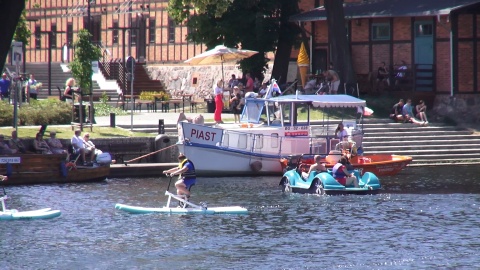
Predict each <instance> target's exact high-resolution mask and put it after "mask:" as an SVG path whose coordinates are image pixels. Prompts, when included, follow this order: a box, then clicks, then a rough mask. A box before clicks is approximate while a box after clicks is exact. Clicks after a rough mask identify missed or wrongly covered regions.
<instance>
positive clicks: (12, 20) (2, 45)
mask: <svg viewBox="0 0 480 270" xmlns="http://www.w3.org/2000/svg"><path fill="white" fill-rule="evenodd" d="M24 8H25V1H24V0H18V1H0V25H2V27H1V28H0V36H1V37H2V40H3V41H1V42H0V63H1V64H0V70H3V68H4V64H5V60H6V59H7V55H8V51H9V50H10V46H11V45H12V39H13V35H14V34H15V29H16V27H17V24H18V21H19V19H20V16H21V15H22V11H23V9H24ZM23 57H24V59H25V54H24V55H23ZM22 60H23V59H22Z"/></svg>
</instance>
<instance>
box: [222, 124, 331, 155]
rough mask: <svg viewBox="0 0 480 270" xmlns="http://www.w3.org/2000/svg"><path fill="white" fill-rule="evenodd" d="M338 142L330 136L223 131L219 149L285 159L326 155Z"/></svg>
mask: <svg viewBox="0 0 480 270" xmlns="http://www.w3.org/2000/svg"><path fill="white" fill-rule="evenodd" d="M338 142H339V141H338V140H336V141H335V139H334V136H331V135H328V134H327V135H319V136H315V137H310V136H279V135H276V134H255V133H247V132H240V131H235V130H225V131H224V134H223V140H222V144H221V147H222V148H224V149H229V150H234V151H248V152H250V153H252V154H261V155H272V156H277V157H285V156H289V155H292V154H304V153H311V154H313V153H315V154H328V153H329V151H330V150H332V149H335V145H336V144H337V143H338Z"/></svg>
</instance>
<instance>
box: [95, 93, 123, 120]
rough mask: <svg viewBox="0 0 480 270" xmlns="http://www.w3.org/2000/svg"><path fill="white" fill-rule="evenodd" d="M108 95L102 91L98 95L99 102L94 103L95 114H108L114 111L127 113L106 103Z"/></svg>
mask: <svg viewBox="0 0 480 270" xmlns="http://www.w3.org/2000/svg"><path fill="white" fill-rule="evenodd" d="M108 100H109V98H108V96H107V93H106V92H103V93H102V96H101V97H100V103H96V104H94V106H95V116H108V115H110V113H115V114H116V115H126V114H127V113H126V112H125V111H123V110H122V109H120V108H114V107H112V106H110V105H108Z"/></svg>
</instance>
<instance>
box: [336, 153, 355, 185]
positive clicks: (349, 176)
mask: <svg viewBox="0 0 480 270" xmlns="http://www.w3.org/2000/svg"><path fill="white" fill-rule="evenodd" d="M347 163H348V159H347V157H345V156H342V157H341V158H340V160H339V161H338V163H337V164H335V166H333V168H332V175H333V178H335V180H337V181H338V182H339V183H340V184H342V185H344V186H350V185H352V184H353V185H354V186H355V187H358V181H357V177H355V175H354V174H353V173H350V172H349V171H348V170H347Z"/></svg>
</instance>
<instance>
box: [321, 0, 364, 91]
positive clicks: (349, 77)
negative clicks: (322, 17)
mask: <svg viewBox="0 0 480 270" xmlns="http://www.w3.org/2000/svg"><path fill="white" fill-rule="evenodd" d="M325 11H326V13H327V24H328V42H329V45H330V48H329V49H330V56H331V62H333V66H334V69H335V70H336V71H337V72H338V74H339V76H340V87H339V90H338V93H345V92H344V88H343V85H344V83H346V84H347V89H350V87H348V86H349V85H350V86H354V87H355V89H356V81H357V80H356V76H355V71H354V70H353V62H352V54H351V51H350V45H349V43H348V39H347V33H346V27H345V15H344V11H343V0H325ZM341 89H342V90H341ZM347 94H352V91H347ZM355 94H356V91H355Z"/></svg>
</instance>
